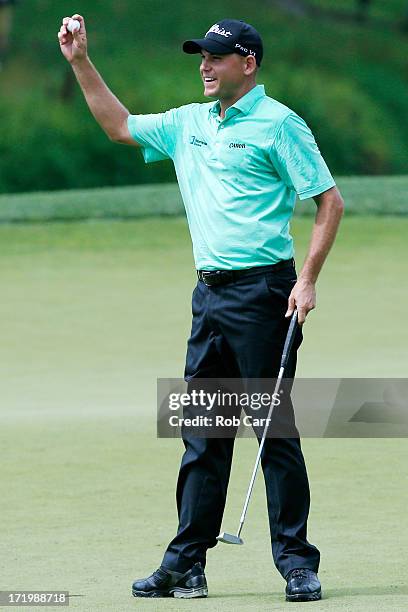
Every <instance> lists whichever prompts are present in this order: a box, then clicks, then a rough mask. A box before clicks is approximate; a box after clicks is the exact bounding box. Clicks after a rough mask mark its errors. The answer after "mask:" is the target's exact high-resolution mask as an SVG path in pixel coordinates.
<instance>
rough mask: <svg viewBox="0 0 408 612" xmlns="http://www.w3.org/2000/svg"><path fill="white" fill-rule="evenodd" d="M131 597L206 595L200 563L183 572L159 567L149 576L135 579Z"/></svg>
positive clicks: (191, 596) (190, 597)
mask: <svg viewBox="0 0 408 612" xmlns="http://www.w3.org/2000/svg"><path fill="white" fill-rule="evenodd" d="M132 594H133V597H182V598H184V599H192V598H193V597H207V595H208V588H207V580H206V579H205V574H204V570H203V567H202V565H201V563H196V564H195V565H193V567H192V568H191V569H189V570H188V571H187V572H186V573H185V574H182V573H181V572H173V571H171V570H168V569H166V568H164V567H159V569H157V570H156V571H155V572H153V574H152V575H151V576H149V577H148V578H143V579H141V580H136V581H135V582H134V583H133V585H132Z"/></svg>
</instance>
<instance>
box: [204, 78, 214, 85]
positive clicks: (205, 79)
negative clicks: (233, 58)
mask: <svg viewBox="0 0 408 612" xmlns="http://www.w3.org/2000/svg"><path fill="white" fill-rule="evenodd" d="M203 80H204V83H205V84H206V85H207V84H209V83H215V81H216V80H217V79H214V78H212V77H204V79H203Z"/></svg>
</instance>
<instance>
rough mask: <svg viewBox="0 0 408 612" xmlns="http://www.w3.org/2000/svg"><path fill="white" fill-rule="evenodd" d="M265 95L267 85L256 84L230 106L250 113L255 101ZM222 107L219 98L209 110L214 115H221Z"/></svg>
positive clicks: (246, 113)
mask: <svg viewBox="0 0 408 612" xmlns="http://www.w3.org/2000/svg"><path fill="white" fill-rule="evenodd" d="M265 95H266V94H265V87H264V85H255V87H253V88H252V89H251V90H250V91H248V92H247V93H246V94H245V95H244V96H242V97H241V98H239V100H237V101H236V102H235V104H233V105H232V106H230V107H229V108H235V109H237V110H239V111H241V113H244V115H248V113H249V111H250V110H251V109H252V107H253V106H254V105H255V102H257V101H258V100H259V99H260V98H263V97H265ZM220 108H221V104H220V101H219V100H217V101H216V102H214V104H213V105H212V106H211V107H210V110H209V112H210V113H211V114H212V115H219V114H220ZM228 110H229V109H227V111H228Z"/></svg>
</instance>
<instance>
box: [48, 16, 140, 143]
mask: <svg viewBox="0 0 408 612" xmlns="http://www.w3.org/2000/svg"><path fill="white" fill-rule="evenodd" d="M72 19H76V20H78V21H79V23H80V24H81V27H80V29H79V30H78V31H77V32H75V33H73V34H71V32H69V31H68V30H67V25H68V22H69V20H70V17H64V19H63V20H62V25H61V28H60V31H59V32H58V40H59V44H60V48H61V52H62V54H63V55H64V57H65V59H66V60H67V61H68V62H69V63H70V64H71V66H72V69H73V71H74V73H75V76H76V78H77V81H78V83H79V85H80V87H81V89H82V93H83V94H84V96H85V100H86V102H87V104H88V106H89V109H90V111H91V113H92V114H93V116H94V117H95V119H96V121H97V122H98V123H99V125H100V126H101V128H102V129H103V130H104V132H106V134H107V135H108V136H109V138H110V139H111V140H113V141H114V142H120V143H122V144H128V145H132V146H138V143H137V142H136V141H135V140H134V139H133V138H132V136H131V135H130V133H129V130H128V127H127V119H128V117H129V114H130V113H129V111H128V110H127V108H126V107H125V106H123V104H122V103H121V102H120V101H119V100H118V99H117V97H116V96H115V95H114V94H113V93H112V92H111V90H110V89H109V87H108V86H107V85H106V83H105V82H104V80H103V79H102V77H101V75H100V74H99V72H98V71H97V70H96V68H95V66H94V65H93V64H92V62H91V60H90V59H89V57H88V45H87V37H86V29H85V21H84V18H83V17H82V16H81V15H73V16H72Z"/></svg>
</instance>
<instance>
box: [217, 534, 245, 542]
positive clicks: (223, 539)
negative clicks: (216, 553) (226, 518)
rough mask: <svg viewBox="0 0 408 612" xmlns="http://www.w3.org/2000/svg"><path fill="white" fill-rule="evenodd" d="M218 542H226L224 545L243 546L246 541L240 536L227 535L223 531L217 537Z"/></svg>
mask: <svg viewBox="0 0 408 612" xmlns="http://www.w3.org/2000/svg"><path fill="white" fill-rule="evenodd" d="M217 540H218V541H219V542H224V544H243V543H244V540H243V539H242V538H240V537H239V536H236V535H233V534H232V533H226V532H225V531H223V532H222V533H220V535H219V536H217Z"/></svg>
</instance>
